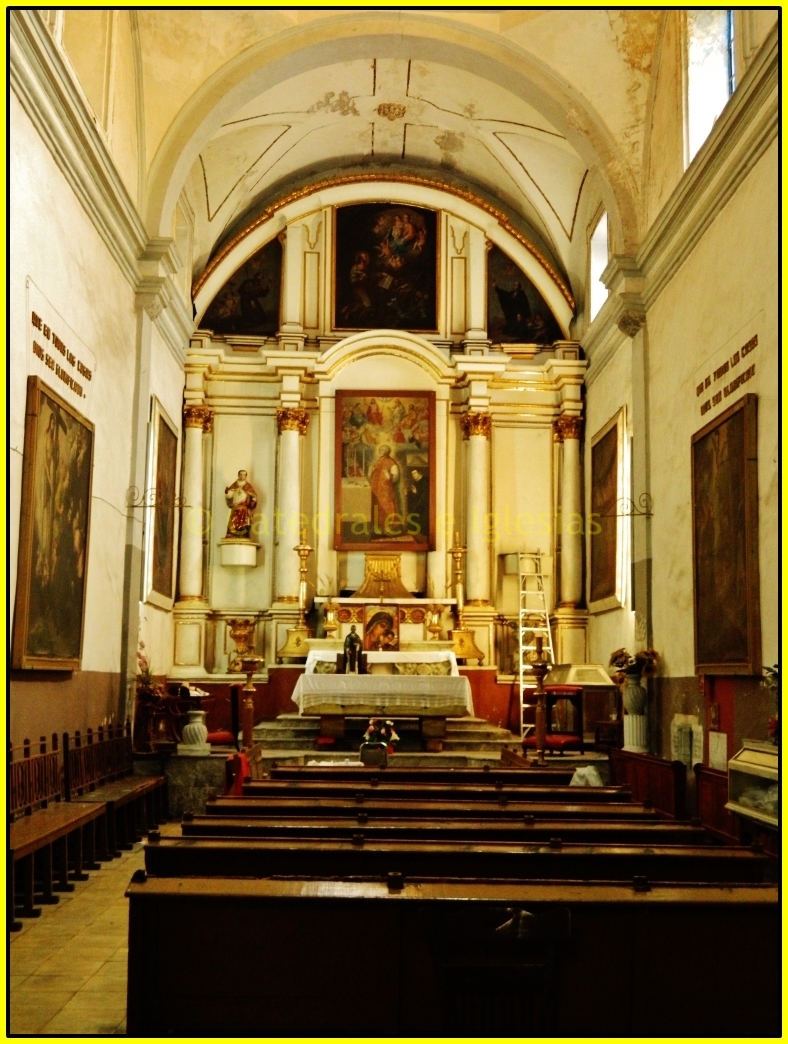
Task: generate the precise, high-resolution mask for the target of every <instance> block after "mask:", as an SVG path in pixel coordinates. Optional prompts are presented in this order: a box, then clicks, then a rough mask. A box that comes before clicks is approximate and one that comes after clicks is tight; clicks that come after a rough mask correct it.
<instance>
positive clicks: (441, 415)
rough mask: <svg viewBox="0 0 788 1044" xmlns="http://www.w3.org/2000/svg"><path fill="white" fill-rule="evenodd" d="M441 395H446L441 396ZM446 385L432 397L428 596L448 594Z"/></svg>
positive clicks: (450, 532)
mask: <svg viewBox="0 0 788 1044" xmlns="http://www.w3.org/2000/svg"><path fill="white" fill-rule="evenodd" d="M440 396H445V397H443V398H441V397H440ZM448 418H449V401H448V389H446V388H445V387H443V386H439V388H438V398H436V401H435V460H434V461H432V462H431V463H432V466H433V468H434V469H435V550H434V551H430V553H429V554H428V555H427V597H428V598H431V599H432V598H434V599H437V600H440V599H441V598H445V597H446V595H447V593H448V592H447V587H446V553H447V548H448V547H449V545H450V544H451V543H453V540H452V538H453V536H454V530H455V529H456V526H455V525H454V523H453V522H452V521H451V520H448V521H447V518H446V488H447V484H446V464H447V460H448V455H449V424H448Z"/></svg>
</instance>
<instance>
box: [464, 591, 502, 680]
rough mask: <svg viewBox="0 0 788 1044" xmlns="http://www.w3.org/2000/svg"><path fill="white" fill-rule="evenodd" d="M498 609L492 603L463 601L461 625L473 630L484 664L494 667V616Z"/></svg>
mask: <svg viewBox="0 0 788 1044" xmlns="http://www.w3.org/2000/svg"><path fill="white" fill-rule="evenodd" d="M497 615H498V610H497V609H496V608H495V606H494V605H468V603H467V602H466V603H465V612H464V613H463V626H464V627H465V628H466V629H467V630H469V631H473V632H474V640H475V642H476V645H477V646H478V647H479V649H481V651H482V652H483V653H484V666H485V667H495V666H497V665H496V662H495V661H496V648H495V618H496V616H497Z"/></svg>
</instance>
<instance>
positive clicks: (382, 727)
mask: <svg viewBox="0 0 788 1044" xmlns="http://www.w3.org/2000/svg"><path fill="white" fill-rule="evenodd" d="M363 742H364V743H367V744H374V743H382V744H384V745H385V747H386V748H387V750H388V753H389V754H393V753H394V744H395V743H398V742H399V736H398V735H397V733H396V732H395V731H394V722H393V721H389V719H388V718H387V719H386V720H385V721H384V720H383V719H382V718H370V719H369V727H368V729H367V731H366V732H365V733H364V739H363Z"/></svg>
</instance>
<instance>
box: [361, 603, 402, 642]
mask: <svg viewBox="0 0 788 1044" xmlns="http://www.w3.org/2000/svg"><path fill="white" fill-rule="evenodd" d="M364 649H365V651H368V652H396V651H397V650H398V649H399V609H398V608H397V606H396V605H380V604H379V603H376V604H375V605H365V606H364Z"/></svg>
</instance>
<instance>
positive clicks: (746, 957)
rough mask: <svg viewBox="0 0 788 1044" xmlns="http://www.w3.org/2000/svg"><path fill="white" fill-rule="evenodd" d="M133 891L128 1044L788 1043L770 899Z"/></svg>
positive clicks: (431, 888)
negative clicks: (349, 1040) (166, 1041)
mask: <svg viewBox="0 0 788 1044" xmlns="http://www.w3.org/2000/svg"><path fill="white" fill-rule="evenodd" d="M126 894H127V896H128V898H129V977H128V1022H127V1033H128V1034H129V1036H133V1037H156V1038H161V1037H210V1036H216V1037H222V1038H225V1039H226V1038H228V1037H239V1038H245V1037H251V1038H254V1039H258V1038H260V1037H303V1038H309V1039H315V1038H323V1037H357V1038H364V1039H366V1038H368V1037H370V1036H376V1035H378V1034H381V1035H383V1036H387V1037H389V1036H391V1037H419V1038H425V1037H464V1038H468V1037H478V1038H490V1037H511V1038H515V1037H516V1038H523V1037H528V1038H535V1037H566V1038H587V1037H599V1038H607V1037H621V1038H634V1037H680V1038H688V1037H689V1038H691V1037H724V1038H730V1037H742V1038H746V1039H752V1038H753V1037H779V1036H780V1033H781V1026H780V1017H781V999H780V998H781V989H782V983H781V937H780V933H781V925H780V916H779V906H778V894H777V888H776V887H775V886H771V885H757V884H750V885H738V886H734V887H732V886H730V885H724V886H716V885H709V884H699V883H685V884H681V885H669V886H668V885H666V886H661V885H654V886H652V888H651V890H650V891H648V892H642V891H638V890H636V889H635V888H634V887H633V886H632V885H631V884H621V883H618V884H589V883H582V882H567V881H560V882H548V883H539V884H537V883H533V882H525V883H512V882H496V881H491V882H473V881H456V882H455V881H423V880H422V881H415V882H413V883H411V882H409V881H408V880H405V881H404V882H403V881H402V880H401V879H396V878H395V879H392V880H391V881H388V882H375V881H367V882H357V881H326V880H314V879H292V880H260V879H257V880H253V879H240V878H234V879H226V880H222V879H219V878H206V877H192V876H189V877H171V878H156V877H152V876H148V877H147V878H146V877H145V874H144V872H142V871H138V872H137V873H136V874H135V876H134V878H133V880H132V883H131V884H130V885H129V888H128V891H127V893H126ZM238 940H244V941H245V942H246V941H248V940H257V941H258V943H259V945H255V946H254V952H251V951H250V948H249V946H248V945H237V942H238ZM687 940H691V945H688V944H687ZM600 941H601V943H600ZM732 954H735V955H737V957H736V959H735V960H732V959H730V960H729V955H732ZM403 957H405V958H406V959H403ZM690 983H691V984H692V988H691V989H690V988H688V984H690Z"/></svg>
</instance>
